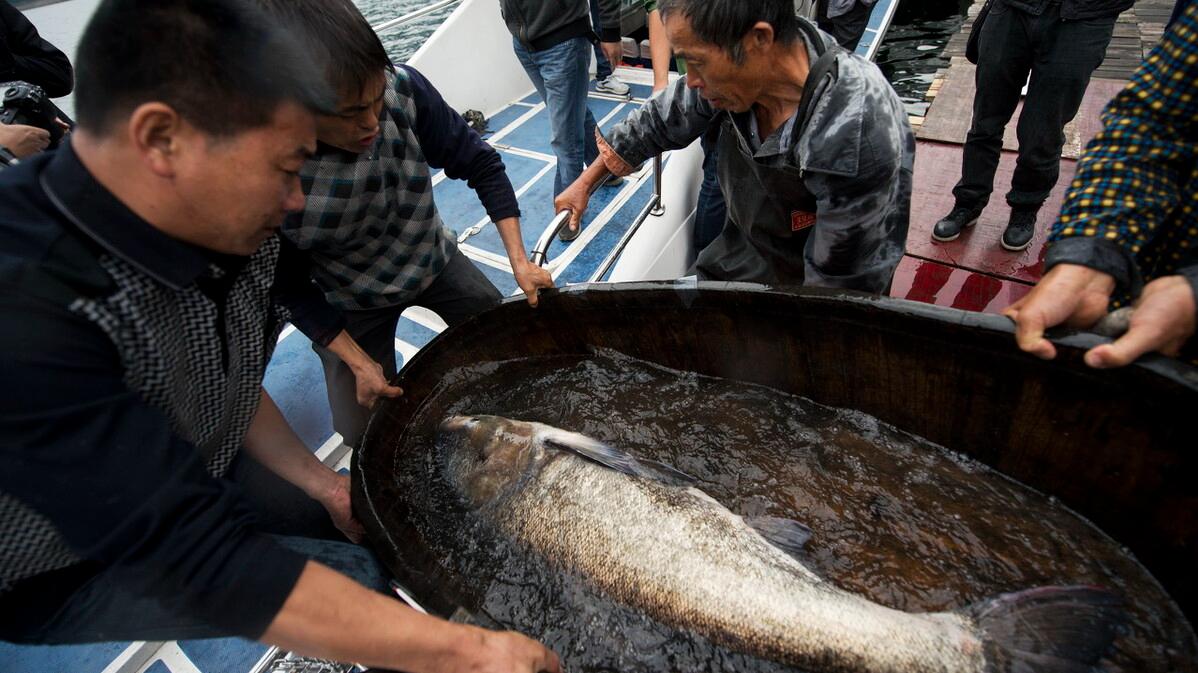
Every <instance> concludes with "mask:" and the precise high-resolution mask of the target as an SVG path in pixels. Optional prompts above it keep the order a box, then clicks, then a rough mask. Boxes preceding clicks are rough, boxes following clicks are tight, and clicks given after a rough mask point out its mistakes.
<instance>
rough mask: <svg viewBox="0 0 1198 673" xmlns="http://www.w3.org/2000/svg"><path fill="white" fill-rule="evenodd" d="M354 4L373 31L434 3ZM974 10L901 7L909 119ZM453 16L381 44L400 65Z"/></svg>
mask: <svg viewBox="0 0 1198 673" xmlns="http://www.w3.org/2000/svg"><path fill="white" fill-rule="evenodd" d="M354 1H355V3H356V4H357V5H358V8H359V9H361V10H362V13H363V14H365V15H366V18H367V19H368V20H369V21H370V23H371V25H378V24H380V23H382V22H384V21H386V20H388V19H393V18H395V17H397V16H401V15H403V14H406V13H408V12H411V11H413V10H415V9H419V8H421V7H424V6H427V5H428V4H430V0H354ZM494 1H495V2H498V1H499V0H494ZM970 4H971V0H901V1H900V3H899V8H898V10H897V12H896V13H895V17H894V22H893V23H891V26H890V30H889V32H887V34H886V40H885V42H884V43H883V44H882V49H881V50H880V52H879V53H878V58H877V62H878V66H879V67H880V68H882V72H884V73H886V77H887V79H889V80H890V82H891V84H893V85H894V88H895V90H897V91H898V93H899V96H901V97H902V99H903V101H904V102H905V103H906V104H907V111H908V112H909V113H910V114H913V115H923V113H924V111H925V109H926V108H927V104H925V103H924V102H923V95H924V92H926V91H927V89H928V85H929V84H931V83H932V75H933V74H934V73H935V72H936V71H937V70H938V69H940V68H942V67H944V66H946V65H948V60H947V59H945V58H942V57H941V55H940V54H941V52H942V51H943V49H944V45H945V44H946V43H947V42H948V39H949V38H950V37H952V36H953V34H955V33H956V32H957V30H958V29H959V28H960V27H961V22H962V21H963V19H964V16H965V10H966V9H967V8H968V7H969V5H970ZM452 11H453V10H452V8H448V9H444V10H441V11H439V12H436V13H434V14H431V15H429V16H427V17H424V18H421V19H419V20H417V21H416V22H415V23H412V24H410V25H408V26H404V27H403V28H400V29H397V30H392V31H388V32H386V33H384V34H383V35H382V39H383V44H384V45H385V46H386V47H387V51H388V53H390V54H391V56H392V58H394V59H396V60H397V61H399V62H403V61H406V60H407V59H408V58H410V57H411V56H412V54H414V53H416V50H417V49H419V48H420V45H421V44H423V43H424V41H425V40H426V39H427V38H428V36H429V35H432V33H433V31H434V30H436V29H437V26H439V25H441V22H442V21H444V20H445V17H447V16H449V14H450V13H451V12H452Z"/></svg>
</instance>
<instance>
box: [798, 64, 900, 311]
mask: <svg viewBox="0 0 1198 673" xmlns="http://www.w3.org/2000/svg"><path fill="white" fill-rule="evenodd" d="M848 72H850V73H851V71H848ZM863 101H864V102H863ZM816 105H817V106H818V107H817V108H816V109H815V111H814V112H813V114H812V118H811V119H812V121H811V122H810V124H812V125H813V126H814V128H813V129H809V130H805V131H804V132H803V135H802V136H801V139H800V141H799V142H797V143H796V144H795V147H794V148H792V157H793V160H794V161H796V162H799V165H800V166H804V165H805V167H806V168H805V173H806V178H805V184H806V186H807V187H808V189H809V190H810V191H811V193H812V194H813V195H814V196H815V198H816V201H817V207H816V221H815V224H814V226H813V229H812V231H811V234H810V236H809V237H808V239H807V244H806V247H805V250H804V252H803V269H804V281H803V282H804V284H805V285H810V286H816V287H836V288H848V289H854V290H862V291H865V292H874V293H882V292H885V291H886V290H887V289H888V288H889V287H890V282H891V279H892V278H893V276H894V270H895V268H896V267H897V266H898V263H899V262H900V261H901V260H902V256H903V252H904V248H905V243H906V235H907V213H908V210H909V208H910V199H911V179H912V168H913V166H912V164H913V160H914V155H915V137H914V134H912V132H911V128H910V126H909V124H908V123H907V116H906V112H904V110H903V107H902V103H901V101H899V100H898V98H897V96H895V95H894V93H893V90H891V89H890V88H889V85H888V84H886V83H885V81H884V80H881V78H880V76H879V77H877V79H874V75H873V74H872V73H871V74H870V75H868V76H866V77H861V76H859V75H858V76H857V77H851V78H850V75H849V74H848V73H846V71H845V70H842V75H841V80H840V81H839V82H838V83H837V85H836V88H835V89H834V90H833V91H831V92H830V93H828V94H825V96H823V97H821V99H820V100H818V101H817V103H816ZM804 160H805V163H803V162H804ZM850 169H855V170H850Z"/></svg>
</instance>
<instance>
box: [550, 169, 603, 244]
mask: <svg viewBox="0 0 1198 673" xmlns="http://www.w3.org/2000/svg"><path fill="white" fill-rule="evenodd" d="M596 163H601V162H596ZM590 200H591V194H590V189H588V187H587V184H586V182H584V181H583V178H579V179H577V180H575V181H574V184H572V185H570V186H569V187H566V188H565V189H563V190H562V193H561V194H558V195H557V198H556V199H554V200H553V211H554V212H556V213H560V212H562V211H563V210H569V211H570V223H569V224H568V225H566V226H568V227H570V229H571V230H572V231H577V230H578V227H579V226H581V224H582V215H583V213H585V212H586V211H587V203H588V202H589V201H590Z"/></svg>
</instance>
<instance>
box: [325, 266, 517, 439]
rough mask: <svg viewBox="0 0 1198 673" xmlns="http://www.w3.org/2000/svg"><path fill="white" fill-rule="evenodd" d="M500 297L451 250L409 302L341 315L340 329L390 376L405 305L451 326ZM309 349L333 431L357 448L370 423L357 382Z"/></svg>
mask: <svg viewBox="0 0 1198 673" xmlns="http://www.w3.org/2000/svg"><path fill="white" fill-rule="evenodd" d="M502 298H503V296H502V295H501V294H499V290H496V289H495V286H494V285H492V284H491V281H489V280H487V277H486V276H484V275H483V273H482V272H481V271H479V270H478V268H477V267H475V266H474V264H473V263H472V262H471V261H470V260H469V259H467V258H466V255H464V254H462V253H461V252H454V254H453V256H452V257H450V259H449V262H448V263H447V264H446V265H445V268H444V269H442V270H441V274H440V275H439V276H437V279H436V280H435V281H433V284H432V285H430V286H428V288H427V289H425V290H424V292H421V293H420V295H419V296H417V297H416V298H415V299H413V300H412V301H410V302H408V303H405V304H399V305H396V306H387V307H385V308H379V309H371V310H368V311H345V312H344V313H345V318H346V320H347V321H348V324H347V325H346V327H345V330H346V331H347V332H349V335H350V336H352V337H353V338H354V341H356V342H358V345H359V346H361V347H362V350H364V351H366V353H367V354H368V355H369V356H370V357H371V358H373V359H374V361H375V362H377V363H379V364H380V365H382V366H383V372H384V373H385V374H386V375H387V376H388V377H392V376H395V373H396V364H395V328H396V326H397V325H398V323H399V316H400V314H401V313H403V312H404V310H405V309H407V308H408V307H410V306H422V307H424V308H427V309H428V310H430V311H432V312H433V313H436V314H437V315H439V316H441V319H442V320H444V321H445V322H446V324H448V325H449V326H450V327H453V326H454V325H456V324H458V323H460V322H464V321H465V320H466V319H467V318H470V317H472V316H474V315H477V314H479V313H482V312H483V311H485V310H487V309H488V308H491V307H492V306H494V305H495V304H497V303H499V300H500V299H502ZM312 349H313V350H315V351H316V354H317V355H319V356H320V360H321V363H322V364H323V365H324V379H325V384H326V386H327V388H328V393H329V406H330V407H331V408H332V410H333V429H334V430H336V431H337V432H339V433H341V437H342V438H343V439H344V441H345V443H346V444H348V445H350V446H353V447H357V446H358V442H359V440H361V438H362V432H363V431H364V430H365V429H366V421H368V420H369V419H370V410H369V409H367V408H365V407H363V406H362V405H360V404H358V395H357V379H356V378H355V377H354V373H353V371H351V370H350V368H349V367H348V366H347V365H346V364H345V363H344V362H342V361H341V358H339V357H337V355H336V354H335V353H333V352H332V351H330V350H328V349H326V348H321V347H320V346H317V345H316V344H313V345H312Z"/></svg>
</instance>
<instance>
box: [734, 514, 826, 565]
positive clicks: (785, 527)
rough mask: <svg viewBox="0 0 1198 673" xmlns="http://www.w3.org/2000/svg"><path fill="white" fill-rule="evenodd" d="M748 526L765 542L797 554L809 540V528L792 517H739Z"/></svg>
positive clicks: (791, 553)
mask: <svg viewBox="0 0 1198 673" xmlns="http://www.w3.org/2000/svg"><path fill="white" fill-rule="evenodd" d="M741 518H743V519H744V521H745V523H746V524H748V525H749V528H752V529H753V530H755V531H757V534H758V535H760V536H761V537H763V538H765V539H766V541H767V542H769V543H770V544H772V545H774V546H775V547H777V548H778V549H781V550H782V551H784V552H786V553H787V554H790V555H791V556H795V557H797V556H799V554H801V553H802V551H803V547H806V546H807V543H808V542H809V541H810V540H811V529H810V528H808V527H807V526H804V525H803V524H801V523H799V522H798V521H794V520H793V519H782V518H779V517H776V516H746V517H741Z"/></svg>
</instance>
